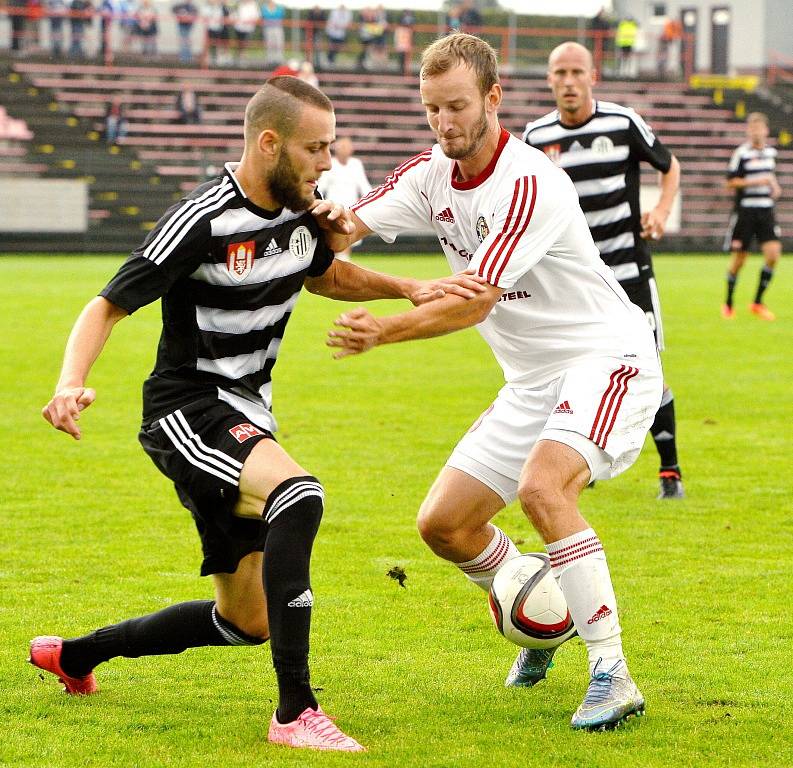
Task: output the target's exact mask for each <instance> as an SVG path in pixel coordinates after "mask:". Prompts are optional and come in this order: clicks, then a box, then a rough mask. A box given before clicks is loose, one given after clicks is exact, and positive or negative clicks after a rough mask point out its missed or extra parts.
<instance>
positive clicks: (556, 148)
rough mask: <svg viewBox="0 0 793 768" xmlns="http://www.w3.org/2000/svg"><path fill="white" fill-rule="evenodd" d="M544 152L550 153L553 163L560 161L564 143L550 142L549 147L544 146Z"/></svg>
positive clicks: (549, 156) (549, 157)
mask: <svg viewBox="0 0 793 768" xmlns="http://www.w3.org/2000/svg"><path fill="white" fill-rule="evenodd" d="M542 151H543V152H545V154H546V155H548V159H549V160H550V161H551V162H552V163H558V162H559V158H560V157H561V156H562V145H561V144H549V145H548V146H547V147H543V150H542Z"/></svg>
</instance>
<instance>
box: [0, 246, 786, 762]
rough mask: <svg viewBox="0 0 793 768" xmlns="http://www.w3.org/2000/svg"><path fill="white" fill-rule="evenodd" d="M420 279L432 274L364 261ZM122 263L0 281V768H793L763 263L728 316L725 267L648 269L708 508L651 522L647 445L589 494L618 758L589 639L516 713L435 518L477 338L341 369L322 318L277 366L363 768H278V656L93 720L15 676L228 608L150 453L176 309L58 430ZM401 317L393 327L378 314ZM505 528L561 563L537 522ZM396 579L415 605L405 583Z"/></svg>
mask: <svg viewBox="0 0 793 768" xmlns="http://www.w3.org/2000/svg"><path fill="white" fill-rule="evenodd" d="M361 262H362V263H364V264H365V265H367V266H372V267H375V268H379V269H383V270H389V271H393V272H398V273H402V274H413V275H420V276H431V275H436V274H443V273H445V271H446V268H445V263H444V262H442V261H441V259H439V258H409V257H405V258H401V257H379V258H366V259H363V258H362V259H361ZM116 263H117V259H114V258H106V259H102V258H73V257H72V258H66V257H57V258H55V257H47V258H35V257H34V258H30V257H29V258H23V257H19V258H17V257H4V258H2V259H0V318H1V322H2V329H3V332H2V336H0V352H1V353H2V359H3V360H4V361H5V364H4V369H3V373H2V376H1V377H0V382H2V389H3V397H2V400H0V414H1V418H0V430H1V431H2V432H1V434H2V444H3V445H4V447H5V457H6V458H5V460H4V462H3V481H2V489H1V490H0V494H1V495H2V499H3V501H2V525H1V526H0V594H2V599H1V600H0V636H1V637H2V643H1V644H0V676H1V678H2V682H0V686H2V696H1V697H0V701H1V702H2V703H1V704H0V712H2V716H3V738H2V740H1V741H0V765H2V766H4V767H5V766H26V767H28V766H29V767H31V768H33V767H35V768H72V767H74V768H77V767H78V766H80V767H82V766H102V767H103V768H104V767H108V766H119V767H121V766H123V767H124V768H134V767H136V766H141V767H146V768H148V767H149V766H168V767H169V768H170V767H174V768H175V767H177V766H178V767H179V768H182V767H184V768H206V766H223V767H224V768H237V767H239V768H243V767H244V768H249V767H250V766H273V767H280V766H320V765H323V766H324V765H329V766H336V765H348V764H352V763H355V764H356V765H362V766H364V765H365V766H384V767H385V766H388V767H391V766H398V767H400V768H402V767H403V766H409V767H413V766H415V767H417V768H418V767H423V766H484V767H485V768H490V767H491V766H493V767H496V766H509V767H510V768H511V767H512V766H521V767H522V768H525V767H528V768H531V767H533V766H541V767H542V768H549V767H551V766H582V767H585V768H590V767H591V768H600V767H601V766H603V767H610V766H614V767H615V768H626V767H627V766H637V767H638V768H644V767H646V766H652V767H655V766H659V767H660V766H697V767H698V768H699V767H700V766H707V767H710V766H750V765H751V766H789V765H791V764H793V717H791V714H790V713H791V701H793V664H791V652H792V651H793V622H791V619H790V608H789V601H790V599H791V590H792V589H793V584H792V583H791V571H792V569H793V501H791V496H792V495H793V494H792V491H793V484H791V471H790V460H791V458H792V457H793V441H792V440H791V432H792V431H793V429H792V428H793V398H791V396H790V387H791V382H793V356H791V350H793V303H792V302H791V300H790V297H791V295H792V294H791V292H792V291H793V267H791V265H790V264H788V263H785V262H784V261H783V263H782V265H781V267H780V268H779V270H778V275H777V277H776V278H775V281H774V283H772V286H771V288H770V289H769V293H768V296H767V300H768V303H769V305H770V306H771V307H772V308H773V309H774V310H776V311H777V312H778V320H777V322H775V323H763V322H762V321H759V320H756V319H755V318H753V317H751V316H749V315H748V313H747V312H746V309H745V307H746V305H747V303H748V302H749V301H750V299H751V293H752V292H753V290H754V287H755V284H756V280H757V273H758V269H759V262H758V261H757V260H754V261H751V262H750V263H749V264H748V265H747V267H746V269H745V271H744V273H743V274H742V279H741V282H740V284H739V288H738V299H739V301H738V308H739V314H738V317H737V318H736V319H735V320H734V321H733V322H730V323H726V322H725V321H723V320H722V319H721V318H720V316H719V304H720V302H721V300H722V293H723V273H724V269H725V261H724V259H723V258H720V257H702V256H675V257H662V258H659V259H657V265H656V266H657V273H658V277H659V284H660V286H661V292H662V299H663V301H664V308H665V320H666V322H665V328H666V336H667V345H668V347H669V349H668V351H667V352H666V353H665V356H664V362H665V369H666V375H667V379H668V381H669V382H670V383H671V384H672V386H673V389H674V391H675V394H676V403H677V414H678V433H679V445H680V452H681V462H682V464H683V469H684V473H685V481H686V490H687V492H688V498H687V499H685V500H683V501H680V502H665V503H659V502H657V501H655V492H656V480H655V472H656V469H657V464H656V455H655V450H654V448H653V446H652V444H651V443H650V442H648V445H647V447H646V450H645V451H644V453H643V454H642V456H641V457H640V459H639V461H638V462H637V464H636V466H634V467H633V468H632V469H631V470H630V471H629V472H627V473H626V474H625V475H622V476H621V477H619V478H618V479H616V480H614V481H611V482H608V483H598V485H597V487H596V488H595V489H594V490H592V491H587V492H586V493H585V494H584V496H583V498H582V507H583V510H584V514H585V516H586V517H587V518H588V520H589V521H590V522H591V524H592V525H593V527H594V528H595V529H596V530H597V532H598V533H599V534H600V537H601V538H602V540H603V542H604V544H605V547H606V550H607V553H608V556H609V563H610V567H611V572H612V575H613V579H614V582H615V586H616V589H617V595H618V598H619V601H620V613H621V618H622V624H623V627H624V642H625V647H626V650H627V653H628V656H629V660H630V663H631V669H632V672H633V675H634V677H635V678H636V680H637V682H638V683H639V685H640V686H641V688H642V690H643V692H644V694H645V696H646V697H647V701H648V705H647V715H646V717H645V718H643V719H641V720H638V721H637V720H634V721H632V722H631V723H630V724H629V725H628V726H627V727H625V728H624V729H621V730H618V731H616V732H613V733H606V734H586V733H575V732H573V731H571V730H570V728H569V726H568V723H569V719H570V715H571V714H572V712H573V710H574V709H575V708H576V706H577V705H578V703H579V701H580V699H581V696H582V695H583V692H584V690H585V688H586V683H587V680H586V671H585V649H584V647H583V645H582V644H581V643H580V641H578V640H574V641H571V642H569V643H567V644H566V645H565V646H564V647H563V648H562V649H561V650H560V651H559V653H558V654H557V659H558V661H557V664H556V667H555V669H554V670H553V671H552V672H551V674H550V676H549V679H548V680H547V681H546V682H544V683H543V684H541V685H540V686H538V687H537V688H535V689H533V690H506V689H505V688H504V687H503V679H504V675H505V673H506V671H507V669H508V668H509V666H510V664H511V662H512V659H513V657H514V655H515V652H516V648H514V647H513V646H510V645H509V644H508V643H507V642H506V641H504V640H503V638H501V637H500V636H499V635H498V634H497V633H496V631H495V629H494V628H493V626H492V624H491V622H490V618H489V616H488V612H487V607H486V600H485V598H484V595H483V594H482V593H481V592H479V591H478V590H477V589H476V588H475V587H473V586H471V585H470V584H468V583H467V582H466V580H465V579H464V578H463V577H462V576H461V575H460V574H459V573H458V572H457V571H456V570H455V569H454V568H453V567H452V566H450V565H448V564H447V563H444V562H442V561H441V560H439V559H437V558H435V557H434V556H433V555H432V554H431V553H430V551H429V550H428V549H427V548H426V547H425V546H424V545H423V543H422V542H421V541H420V539H419V536H418V534H417V533H416V531H415V526H414V519H415V514H416V510H417V509H418V506H419V504H420V502H421V499H422V498H423V495H424V493H425V491H426V489H427V488H428V487H429V485H430V483H431V482H432V480H433V478H434V476H435V474H436V473H437V471H438V469H439V468H440V467H441V466H442V464H443V462H444V460H445V458H446V456H447V454H448V452H449V451H450V449H451V448H452V446H453V445H454V443H455V441H456V440H457V438H458V437H459V436H460V435H461V434H462V433H463V432H464V431H465V430H466V429H467V427H468V426H469V425H470V423H471V422H472V421H473V420H474V419H475V418H476V416H477V415H478V414H479V413H480V412H481V411H482V410H483V409H484V408H485V407H486V406H487V405H488V404H489V402H490V400H491V398H492V397H493V395H494V394H495V392H496V391H497V389H498V388H499V386H500V372H499V370H498V369H497V366H496V364H495V363H494V361H493V360H492V358H491V357H490V353H489V351H488V350H487V348H486V347H485V346H484V344H483V343H482V341H481V340H480V339H479V337H478V335H477V334H476V333H475V332H474V331H467V332H464V333H459V334H456V335H453V336H449V337H445V338H442V339H437V340H433V341H429V342H416V343H413V344H409V345H395V346H393V347H390V348H382V349H376V350H374V351H373V352H371V353H369V354H368V355H365V356H363V357H361V358H354V359H347V360H342V361H334V360H332V359H331V356H330V353H329V351H328V350H327V349H326V348H325V346H324V335H325V332H326V330H327V329H328V328H329V327H330V324H331V321H332V319H333V318H334V317H335V316H336V315H337V314H338V313H339V311H340V309H341V306H342V305H339V304H333V303H332V302H329V301H327V300H324V299H320V298H317V297H314V296H311V295H309V294H306V295H305V296H303V298H302V299H301V302H300V304H299V305H298V308H297V311H296V313H295V316H294V318H293V320H292V323H291V325H290V329H289V331H288V333H287V336H286V341H285V343H284V346H283V348H282V352H281V356H280V361H279V363H278V366H277V367H276V371H275V402H276V410H277V415H278V416H279V419H280V423H281V433H280V439H281V441H282V443H283V445H284V446H285V447H286V448H287V450H289V451H290V453H292V455H293V456H294V457H295V458H296V459H297V460H298V461H299V462H300V463H301V464H302V465H303V466H305V467H306V468H307V469H309V470H310V471H312V472H314V473H316V474H317V475H318V476H319V477H320V478H321V479H322V480H323V482H324V484H325V486H326V488H327V499H328V500H327V508H326V513H325V519H324V522H323V526H322V528H321V530H320V535H319V539H318V541H317V545H316V547H315V556H314V565H313V573H312V580H313V586H314V591H315V592H316V595H317V605H316V607H315V609H314V629H313V644H312V669H313V680H314V684H315V685H316V686H317V687H319V688H321V689H322V690H321V692H320V693H319V698H320V701H321V702H322V704H323V706H324V707H325V708H326V709H327V710H328V711H329V712H331V713H333V714H334V715H336V716H337V717H338V722H339V724H340V725H341V727H342V728H343V729H344V730H346V731H347V732H349V733H350V734H351V735H353V736H355V737H357V738H358V739H359V740H360V741H362V742H363V743H365V744H366V745H367V746H368V747H369V753H368V754H366V755H338V754H336V755H333V754H322V753H306V752H305V751H302V750H301V751H297V750H287V749H284V748H279V747H272V746H269V745H268V744H267V743H266V741H265V737H266V730H267V724H268V721H269V718H270V716H271V714H272V710H273V706H274V704H273V701H274V698H275V694H276V686H275V680H274V675H273V673H272V670H271V666H270V658H269V657H270V653H269V647H268V646H265V647H264V648H260V649H250V648H226V649H220V648H210V649H196V650H192V651H188V652H186V653H184V654H182V655H181V656H174V657H161V658H148V659H139V660H128V659H117V660H114V661H112V662H110V663H109V664H107V665H104V666H102V667H100V669H99V674H98V677H99V681H100V686H101V687H102V691H101V693H100V694H99V695H98V696H94V697H90V698H86V699H79V698H70V697H67V696H65V695H63V694H62V693H61V692H60V687H59V686H58V685H57V684H56V682H55V680H54V678H52V677H51V676H48V677H47V679H43V678H42V676H41V675H40V674H38V670H36V669H34V668H33V667H31V666H29V665H27V664H25V663H24V661H25V658H26V656H27V643H28V640H29V639H30V638H31V637H33V636H34V635H36V634H49V633H52V634H61V635H66V636H70V635H76V634H82V633H83V632H85V631H87V630H90V629H93V628H95V627H98V626H102V625H104V624H108V623H112V622H115V621H118V620H120V619H123V618H126V617H129V616H132V615H139V614H141V613H146V612H149V611H152V610H156V609H159V608H162V607H163V606H165V605H168V604H170V603H174V602H179V601H183V600H189V599H200V598H205V597H208V596H209V595H210V591H211V583H210V582H209V581H208V580H201V579H200V578H199V577H198V575H197V569H198V562H199V559H198V556H199V547H198V540H197V537H196V536H195V534H194V531H193V527H192V523H191V522H190V520H189V517H188V514H187V513H186V512H185V511H184V510H182V509H181V508H180V507H179V505H178V502H177V501H176V498H175V495H174V494H173V492H172V490H171V488H170V486H169V483H168V482H167V480H166V479H165V478H163V477H162V476H161V475H160V474H159V473H158V472H157V471H156V470H155V468H154V467H153V465H151V464H150V463H149V460H148V458H147V457H146V456H145V454H144V453H143V452H142V450H141V449H140V448H139V446H138V444H137V440H136V433H137V427H138V423H139V411H140V386H141V382H142V380H143V378H144V377H145V376H146V374H147V373H148V371H149V370H150V368H151V366H152V363H153V360H154V351H155V344H156V337H157V333H158V325H159V310H158V308H157V307H149V308H147V309H146V310H143V311H141V312H140V313H139V314H138V315H136V316H135V317H134V318H132V319H129V320H125V321H124V322H122V323H121V324H120V325H119V326H118V327H117V329H116V331H115V333H114V336H113V338H112V339H111V341H110V343H109V345H108V347H107V349H106V350H105V354H104V355H103V357H102V358H101V359H100V361H99V363H98V364H97V365H96V367H95V369H94V373H93V375H92V378H91V384H92V385H93V386H94V387H95V388H96V389H97V392H98V399H97V401H96V403H95V404H94V406H92V408H91V409H90V410H89V411H87V412H86V413H85V414H84V416H83V419H82V422H81V423H82V428H83V431H84V438H83V440H82V441H81V442H80V443H76V442H74V441H72V440H71V439H70V438H68V437H66V436H65V435H63V434H61V433H57V432H55V431H54V430H52V429H51V428H49V427H48V426H47V425H46V424H45V423H44V421H43V420H42V419H41V417H40V415H39V410H40V408H41V406H42V405H43V404H44V403H45V402H46V401H47V400H48V399H49V397H50V394H51V389H52V386H53V384H54V382H55V379H56V378H57V374H58V369H59V365H60V359H61V355H62V350H63V344H64V341H65V338H66V336H67V334H68V330H69V328H70V327H71V324H72V322H73V320H74V318H75V317H76V315H77V313H78V312H79V310H80V308H81V307H82V305H83V304H84V303H85V302H86V301H87V300H88V299H89V298H90V297H91V296H93V295H95V294H96V292H97V291H98V290H99V289H100V288H101V287H102V286H103V285H104V283H105V281H106V279H107V278H108V277H109V276H110V275H111V274H112V272H113V271H114V268H115V265H116ZM394 306H397V305H396V304H391V305H383V306H380V307H377V310H378V311H380V312H383V311H386V310H387V309H391V308H393V307H394ZM499 521H500V525H501V526H502V527H503V528H504V529H505V530H506V531H507V532H508V533H509V534H511V535H512V536H513V538H515V539H516V540H520V541H522V547H523V548H524V549H525V550H529V551H530V550H536V549H540V543H539V539H538V537H537V536H536V535H535V534H534V533H533V531H532V530H531V528H530V526H529V524H528V523H527V521H526V520H525V519H524V518H523V516H522V513H521V512H520V510H519V508H517V507H515V506H513V507H510V508H509V509H507V510H505V511H504V512H503V513H502V514H501V515H500V516H499ZM394 565H399V566H402V567H403V568H404V569H405V570H406V572H407V575H408V579H407V582H406V588H405V589H401V588H400V587H399V585H398V584H397V582H396V581H393V580H392V579H389V578H388V577H387V576H386V571H387V570H388V569H389V568H390V567H391V566H394Z"/></svg>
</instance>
